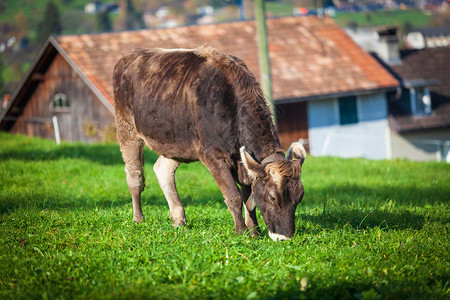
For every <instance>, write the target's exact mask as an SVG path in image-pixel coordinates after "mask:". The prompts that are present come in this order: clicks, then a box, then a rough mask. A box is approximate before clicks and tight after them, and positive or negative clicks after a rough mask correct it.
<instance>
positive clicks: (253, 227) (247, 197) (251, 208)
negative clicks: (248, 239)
mask: <svg viewBox="0 0 450 300" xmlns="http://www.w3.org/2000/svg"><path fill="white" fill-rule="evenodd" d="M241 194H242V199H243V200H244V209H245V225H246V226H247V228H248V231H249V233H250V236H259V235H260V234H261V231H260V229H259V226H258V219H257V218H256V204H255V200H254V199H253V198H252V196H251V194H252V187H251V186H250V185H242V186H241Z"/></svg>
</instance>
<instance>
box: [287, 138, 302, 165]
mask: <svg viewBox="0 0 450 300" xmlns="http://www.w3.org/2000/svg"><path fill="white" fill-rule="evenodd" d="M305 158H306V150H305V147H303V145H302V144H300V143H292V145H291V146H290V147H289V149H288V151H287V152H286V159H288V160H299V161H300V165H302V164H303V162H304V161H305Z"/></svg>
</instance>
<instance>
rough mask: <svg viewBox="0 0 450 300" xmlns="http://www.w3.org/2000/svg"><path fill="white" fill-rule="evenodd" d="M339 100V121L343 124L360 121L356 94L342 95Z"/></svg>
mask: <svg viewBox="0 0 450 300" xmlns="http://www.w3.org/2000/svg"><path fill="white" fill-rule="evenodd" d="M338 101H339V122H340V124H341V125H347V124H355V123H358V122H359V120H358V109H357V101H356V96H350V97H342V98H339V99H338Z"/></svg>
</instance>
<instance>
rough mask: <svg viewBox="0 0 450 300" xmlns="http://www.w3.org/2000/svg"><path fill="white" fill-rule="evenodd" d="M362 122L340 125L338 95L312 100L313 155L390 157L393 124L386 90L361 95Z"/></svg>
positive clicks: (359, 103)
mask: <svg viewBox="0 0 450 300" xmlns="http://www.w3.org/2000/svg"><path fill="white" fill-rule="evenodd" d="M357 111H358V119H359V122H358V123H356V124H350V125H340V122H339V104H338V100H337V99H328V100H318V101H311V102H309V103H308V126H309V146H310V152H311V154H312V155H315V156H321V155H332V156H340V157H365V158H370V159H384V158H390V143H389V137H390V136H389V125H388V121H387V104H386V98H385V95H384V94H375V95H368V96H360V97H358V98H357Z"/></svg>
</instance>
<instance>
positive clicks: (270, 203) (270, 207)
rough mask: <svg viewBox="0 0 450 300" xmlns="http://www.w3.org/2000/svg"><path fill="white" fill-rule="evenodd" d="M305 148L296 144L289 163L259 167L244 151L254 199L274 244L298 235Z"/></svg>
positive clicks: (286, 161)
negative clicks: (298, 214) (298, 210)
mask: <svg viewBox="0 0 450 300" xmlns="http://www.w3.org/2000/svg"><path fill="white" fill-rule="evenodd" d="M305 158H306V151H305V148H304V147H303V146H302V145H301V144H300V143H293V144H292V145H291V147H290V148H289V150H288V151H287V153H286V159H285V160H278V161H274V162H268V163H264V162H263V163H259V162H258V161H256V160H255V159H254V158H253V157H252V156H251V155H250V154H248V153H247V152H246V151H245V147H242V148H241V159H242V162H243V164H244V166H245V169H246V170H247V172H248V175H249V177H250V178H251V181H252V195H251V196H250V199H249V201H254V202H255V203H256V205H257V206H258V208H259V210H260V211H261V214H262V217H263V219H264V222H265V223H266V225H267V227H268V229H269V236H270V237H271V238H272V239H273V240H275V241H276V240H278V239H279V240H288V239H290V238H291V237H292V236H293V235H294V232H295V209H296V208H297V205H298V204H299V203H300V201H301V200H302V198H303V194H304V192H303V185H302V181H301V171H302V164H303V162H304V160H305Z"/></svg>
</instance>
